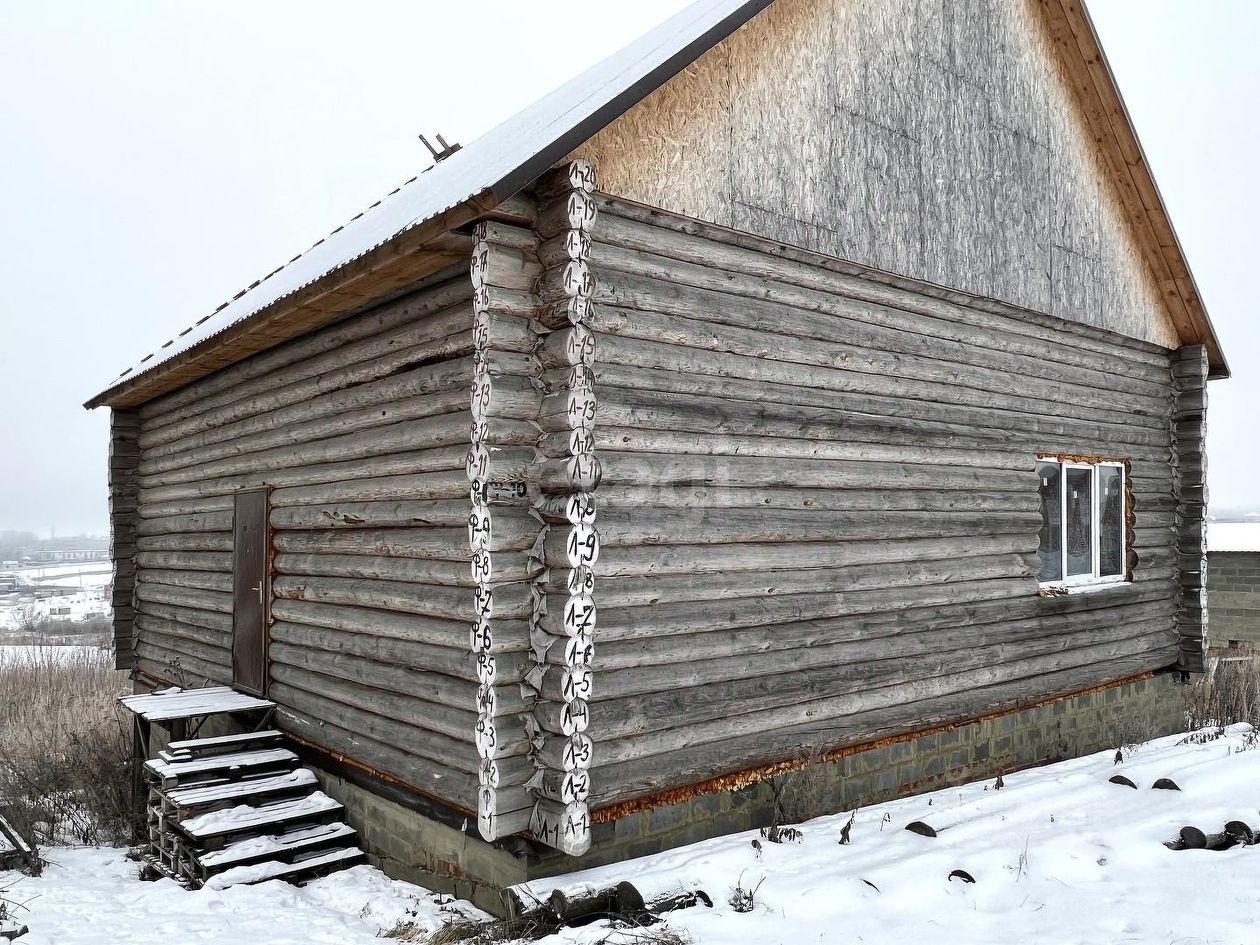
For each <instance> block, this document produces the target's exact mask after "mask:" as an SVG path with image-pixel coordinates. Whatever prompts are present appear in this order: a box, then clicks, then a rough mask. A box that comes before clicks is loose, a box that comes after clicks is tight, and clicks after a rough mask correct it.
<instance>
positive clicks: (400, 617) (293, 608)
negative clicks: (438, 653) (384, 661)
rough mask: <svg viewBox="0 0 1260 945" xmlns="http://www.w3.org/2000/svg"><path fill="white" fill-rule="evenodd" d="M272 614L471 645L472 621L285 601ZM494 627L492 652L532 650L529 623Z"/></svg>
mask: <svg viewBox="0 0 1260 945" xmlns="http://www.w3.org/2000/svg"><path fill="white" fill-rule="evenodd" d="M271 613H272V616H273V617H275V618H276V620H277V621H288V622H292V623H296V624H303V625H305V626H309V627H326V628H328V629H330V630H337V631H342V632H345V633H364V634H370V635H375V636H388V637H392V638H395V639H399V640H407V641H414V642H416V643H423V644H426V645H429V646H435V647H443V648H446V649H462V648H467V647H468V644H469V629H468V628H469V623H470V619H469V618H463V619H460V620H443V619H441V618H436V617H426V616H423V615H418V614H410V613H395V612H392V611H385V610H373V609H369V608H363V607H351V606H346V605H341V604H323V603H314V602H311V601H301V600H285V599H283V598H281V599H278V600H276V601H274V602H273V603H272V605H271ZM491 624H492V626H493V628H494V646H493V647H492V652H493V653H495V654H496V655H502V654H506V653H513V652H516V653H520V652H524V651H525V650H527V649H528V648H529V624H528V622H527V621H523V620H522V621H512V620H503V619H496V620H493V621H492V622H491ZM470 659H471V654H470Z"/></svg>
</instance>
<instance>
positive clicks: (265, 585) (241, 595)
mask: <svg viewBox="0 0 1260 945" xmlns="http://www.w3.org/2000/svg"><path fill="white" fill-rule="evenodd" d="M270 545H271V541H270V535H269V533H268V529H267V490H265V489H254V490H250V491H249V492H238V493H237V494H236V515H235V518H234V519H233V526H232V685H233V686H234V687H235V688H237V689H239V690H241V691H242V692H248V693H250V694H251V695H255V696H261V695H263V694H264V693H265V692H266V689H267V604H268V603H269V601H270V599H271V585H270V582H269V580H268V579H269V575H268V573H267V572H268V560H267V559H268V558H269V555H268V551H269V550H270Z"/></svg>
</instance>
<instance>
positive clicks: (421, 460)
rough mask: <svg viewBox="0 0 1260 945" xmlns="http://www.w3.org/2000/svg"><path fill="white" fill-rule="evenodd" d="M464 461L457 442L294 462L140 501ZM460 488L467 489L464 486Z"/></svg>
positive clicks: (458, 465)
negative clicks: (358, 456) (335, 459)
mask: <svg viewBox="0 0 1260 945" xmlns="http://www.w3.org/2000/svg"><path fill="white" fill-rule="evenodd" d="M467 459H468V446H467V444H466V443H463V442H461V443H460V444H459V445H448V446H438V447H436V448H434V449H424V450H409V451H406V452H399V453H392V454H388V455H382V456H371V457H368V458H366V459H352V460H344V461H339V462H330V463H311V464H306V463H301V462H296V461H295V463H294V465H292V466H288V467H284V468H281V469H268V470H251V471H250V472H245V473H240V474H237V475H232V476H221V477H218V478H213V479H203V480H191V481H189V482H184V483H178V484H175V485H170V486H153V487H149V488H146V489H142V490H141V492H140V501H141V502H167V501H172V500H176V499H184V498H190V497H195V496H203V495H204V496H214V495H226V494H229V493H233V492H239V491H240V490H242V489H258V488H262V487H263V486H273V487H275V488H276V490H277V491H279V490H280V489H282V488H284V487H286V486H308V485H314V484H317V483H335V482H341V483H346V482H355V481H357V480H360V479H363V478H366V477H370V476H376V477H395V476H412V475H416V474H420V473H432V472H437V471H449V470H460V471H461V472H462V471H463V469H464V463H465V462H466V461H467ZM464 488H465V489H467V485H465V487H464Z"/></svg>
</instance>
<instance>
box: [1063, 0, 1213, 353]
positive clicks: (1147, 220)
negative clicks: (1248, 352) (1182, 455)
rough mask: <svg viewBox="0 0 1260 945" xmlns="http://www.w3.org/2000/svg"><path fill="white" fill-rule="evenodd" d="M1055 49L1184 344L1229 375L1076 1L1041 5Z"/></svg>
mask: <svg viewBox="0 0 1260 945" xmlns="http://www.w3.org/2000/svg"><path fill="white" fill-rule="evenodd" d="M1038 2H1039V3H1040V5H1041V8H1042V11H1043V12H1044V14H1045V17H1046V20H1047V22H1048V24H1049V26H1050V33H1051V36H1052V37H1053V39H1054V43H1055V46H1056V48H1058V50H1059V52H1060V55H1061V56H1062V59H1063V62H1064V65H1065V66H1066V67H1067V70H1068V75H1069V77H1070V79H1071V82H1072V85H1073V87H1074V88H1075V90H1076V93H1077V95H1078V96H1079V100H1080V102H1081V106H1082V109H1083V110H1084V113H1085V116H1086V120H1087V122H1088V125H1089V128H1090V131H1091V133H1092V134H1093V135H1094V140H1095V141H1096V142H1097V143H1098V146H1099V148H1100V149H1101V150H1102V153H1103V154H1104V155H1106V157H1107V163H1108V167H1109V169H1110V171H1111V175H1112V179H1113V181H1114V182H1115V185H1116V189H1117V191H1118V192H1119V194H1120V197H1121V200H1122V201H1123V205H1124V208H1125V210H1126V212H1127V213H1128V215H1129V219H1130V220H1131V221H1132V223H1133V226H1134V232H1135V235H1136V237H1137V239H1138V242H1139V244H1140V245H1141V247H1142V249H1143V252H1144V255H1145V256H1146V260H1147V262H1148V263H1149V264H1150V266H1151V269H1152V271H1153V272H1154V273H1155V277H1156V280H1157V281H1158V284H1159V287H1160V294H1161V297H1162V298H1163V300H1164V304H1165V306H1166V307H1167V309H1168V313H1169V315H1170V316H1171V317H1172V319H1173V323H1174V324H1175V325H1176V327H1177V332H1178V334H1179V335H1180V337H1181V342H1182V344H1195V343H1201V344H1204V345H1205V346H1206V347H1207V349H1208V361H1209V364H1210V368H1211V371H1210V375H1209V376H1210V377H1214V378H1217V377H1228V376H1229V365H1228V363H1227V362H1226V360H1225V355H1224V352H1223V351H1222V350H1221V346H1220V341H1219V340H1218V339H1217V337H1216V331H1215V329H1213V327H1212V323H1211V321H1210V320H1209V319H1208V316H1207V312H1206V310H1205V309H1204V306H1203V300H1202V296H1201V295H1200V294H1199V289H1198V285H1197V284H1196V283H1195V280H1194V274H1193V273H1192V272H1191V271H1190V266H1189V264H1188V263H1187V261H1186V257H1185V251H1184V250H1183V249H1182V246H1181V242H1180V240H1179V239H1178V238H1177V233H1176V231H1175V230H1174V229H1173V225H1172V221H1171V220H1170V219H1169V216H1168V210H1167V208H1166V207H1165V205H1164V200H1163V197H1162V196H1161V195H1160V192H1159V187H1158V185H1157V184H1156V183H1155V178H1154V176H1153V175H1152V174H1151V170H1150V166H1149V164H1148V162H1147V160H1146V154H1145V153H1144V152H1143V150H1142V145H1141V142H1140V141H1139V140H1138V137H1137V132H1136V131H1135V129H1134V127H1133V120H1132V118H1130V116H1129V112H1128V109H1127V108H1125V105H1124V100H1123V99H1122V98H1121V96H1120V91H1119V88H1118V87H1117V85H1116V80H1115V74H1114V73H1113V72H1112V70H1111V66H1110V64H1109V63H1108V62H1107V57H1106V54H1105V53H1104V52H1103V50H1102V46H1101V45H1100V44H1099V41H1098V33H1097V31H1096V30H1095V28H1094V24H1093V21H1092V20H1091V19H1090V17H1089V12H1088V11H1087V10H1086V9H1085V6H1084V4H1083V3H1081V2H1079V0H1038Z"/></svg>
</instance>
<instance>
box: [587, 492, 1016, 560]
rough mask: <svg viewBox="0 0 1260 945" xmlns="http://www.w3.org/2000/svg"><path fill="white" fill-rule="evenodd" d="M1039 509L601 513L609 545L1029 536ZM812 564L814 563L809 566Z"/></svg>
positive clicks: (647, 508)
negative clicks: (986, 510)
mask: <svg viewBox="0 0 1260 945" xmlns="http://www.w3.org/2000/svg"><path fill="white" fill-rule="evenodd" d="M1040 526H1041V515H1040V513H1037V512H990V513H987V514H986V513H973V512H825V511H815V510H813V509H809V510H804V511H797V510H787V509H776V510H773V511H764V510H762V509H705V508H697V509H692V510H688V511H683V510H678V509H658V508H653V507H652V506H640V507H638V508H636V509H633V510H631V509H614V510H610V511H604V512H603V513H602V514H600V515H599V517H598V528H599V536H600V545H601V547H603V548H612V547H619V546H635V545H649V544H669V545H691V544H735V543H748V544H752V543H763V542H764V543H776V542H850V541H862V540H875V539H880V540H900V539H911V538H949V537H963V538H973V539H974V538H975V537H976V536H984V537H985V538H989V537H992V536H996V535H1028V534H1034V533H1036V532H1037V530H1038V528H1039V527H1040ZM806 566H808V565H806Z"/></svg>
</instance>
